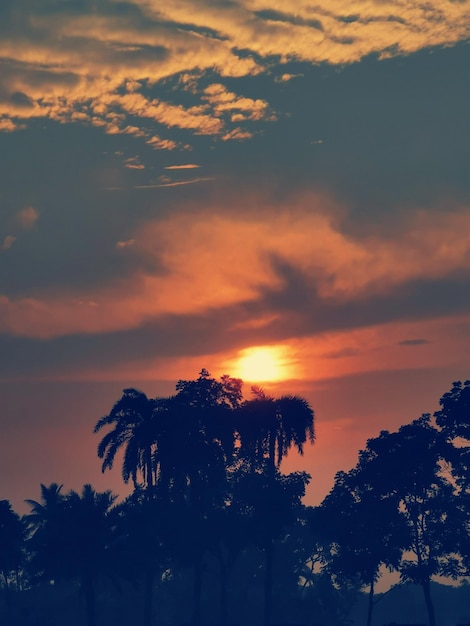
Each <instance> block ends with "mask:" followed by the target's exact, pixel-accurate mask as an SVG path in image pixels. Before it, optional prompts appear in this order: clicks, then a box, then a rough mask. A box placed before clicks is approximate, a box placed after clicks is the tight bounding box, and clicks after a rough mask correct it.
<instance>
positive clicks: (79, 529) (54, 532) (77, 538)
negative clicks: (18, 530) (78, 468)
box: [26, 483, 115, 626]
mask: <svg viewBox="0 0 470 626" xmlns="http://www.w3.org/2000/svg"><path fill="white" fill-rule="evenodd" d="M61 487H62V486H61V485H57V484H56V483H53V484H52V485H50V487H46V486H45V485H41V494H42V496H41V501H40V502H37V501H35V500H27V502H28V504H29V505H30V507H31V513H30V515H28V516H27V517H26V519H27V521H28V523H29V526H30V530H31V533H32V534H31V539H30V542H31V549H32V550H31V551H32V553H33V567H34V568H35V570H36V573H37V574H39V575H42V576H43V577H45V578H46V579H49V580H50V579H54V580H78V582H79V584H80V589H81V591H83V593H84V597H85V604H86V614H87V621H88V624H89V626H94V624H95V582H96V578H97V577H98V576H100V575H103V574H105V573H106V572H107V570H108V571H109V568H108V562H107V561H108V547H109V545H110V543H111V533H112V524H111V518H110V510H111V507H112V505H113V502H114V500H115V496H114V495H112V493H111V492H110V491H105V492H102V493H98V492H96V491H95V490H94V489H93V487H92V486H91V485H85V486H84V487H83V489H82V492H81V494H79V493H77V492H75V491H70V492H69V493H68V494H67V495H66V496H63V495H62V494H61V493H60V491H61Z"/></svg>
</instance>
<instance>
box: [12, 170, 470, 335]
mask: <svg viewBox="0 0 470 626" xmlns="http://www.w3.org/2000/svg"><path fill="white" fill-rule="evenodd" d="M184 182H194V181H184ZM164 184H165V183H164ZM166 184H169V185H172V184H179V183H166ZM251 201H253V198H251V199H250V198H246V199H242V198H239V199H238V202H239V206H245V207H247V209H246V212H244V211H241V210H240V209H237V212H233V213H227V210H226V207H224V211H222V210H219V209H218V207H217V206H214V207H213V208H212V209H211V210H202V211H198V212H195V211H194V210H192V211H191V212H186V213H178V214H172V215H170V216H166V217H165V218H163V219H161V220H155V221H151V222H148V223H146V224H145V226H143V227H142V228H140V229H139V230H138V231H136V232H134V233H129V239H128V240H123V241H122V242H121V246H120V247H122V248H125V247H126V245H130V244H129V242H131V241H133V244H132V250H133V254H137V255H139V256H141V257H142V258H143V259H149V261H150V263H149V264H148V266H149V267H152V266H154V265H155V263H156V262H157V263H158V265H159V266H163V267H164V269H165V272H164V273H158V274H152V273H144V272H143V271H139V273H137V274H136V273H134V274H133V275H131V276H129V278H127V279H122V278H120V279H119V281H118V282H116V283H111V284H109V285H107V286H105V287H102V288H101V289H99V290H94V291H93V292H90V293H87V294H76V295H75V296H74V297H71V296H62V295H60V294H57V295H55V296H50V295H44V296H40V295H36V297H35V298H34V299H20V300H9V299H7V298H5V297H4V298H3V299H2V303H1V308H2V315H1V317H0V319H1V321H0V332H10V333H13V334H18V335H28V336H42V337H51V336H57V335H63V334H69V333H74V332H90V333H95V332H106V331H111V330H117V329H125V328H135V327H137V326H139V325H140V324H141V323H142V322H143V321H144V320H146V319H148V318H150V317H152V316H160V315H166V314H175V315H180V314H189V313H193V314H202V313H204V312H207V311H209V310H216V309H219V308H221V307H227V306H233V305H237V304H240V303H245V302H249V301H251V302H256V301H257V300H258V299H259V298H260V297H262V294H263V293H266V290H270V291H271V292H276V291H279V292H281V291H282V289H283V288H284V286H285V279H284V277H283V276H282V275H281V274H280V273H279V269H278V267H277V263H276V262H274V260H276V259H277V260H280V261H281V262H282V263H288V264H289V266H291V267H293V268H295V270H296V271H298V272H300V273H301V275H302V276H304V277H305V281H306V283H305V285H306V286H305V288H306V289H307V288H311V290H312V292H313V291H315V292H316V293H318V297H319V298H320V299H322V300H324V301H325V302H329V303H330V304H334V305H337V304H339V303H347V302H355V301H357V300H358V299H361V298H366V297H370V296H371V295H373V294H377V295H384V294H387V293H389V292H393V290H394V289H396V288H397V287H398V286H400V285H403V284H406V283H407V282H409V281H414V280H429V279H434V280H438V279H441V278H445V277H447V276H449V275H450V274H452V273H454V272H456V271H468V270H469V269H470V254H469V247H470V244H469V241H468V235H467V234H468V232H469V230H470V214H469V213H468V210H467V211H465V210H460V211H457V210H456V211H454V212H448V213H446V214H438V213H435V214H424V213H422V212H420V211H419V210H418V211H415V212H414V213H413V214H411V216H410V217H408V218H407V219H406V220H404V221H403V223H402V224H401V225H400V226H399V227H397V228H396V232H395V233H390V232H389V231H387V230H386V229H384V231H383V232H381V233H375V234H374V235H365V236H362V237H358V236H352V235H349V234H346V233H345V232H343V231H342V229H341V214H342V213H344V209H342V208H341V207H335V205H334V203H333V202H332V200H331V199H329V198H328V197H326V196H320V195H313V194H312V195H306V196H304V197H301V198H299V199H298V200H297V201H294V200H292V201H291V202H290V203H289V205H285V206H278V207H276V211H275V213H273V211H272V206H270V205H269V203H267V202H266V201H265V203H264V207H263V200H261V199H260V198H258V199H257V200H256V204H257V212H256V213H250V212H249V207H250V202H251ZM268 216H269V219H268ZM124 244H126V245H124ZM117 245H118V246H119V245H120V244H119V243H118V244H117ZM83 300H85V301H88V300H92V301H93V302H94V303H95V304H94V306H93V307H90V306H87V305H84V304H78V305H77V302H78V301H83ZM236 323H237V320H234V321H233V324H234V325H236ZM418 335H419V334H418ZM418 335H417V336H418ZM403 338H405V339H406V337H403Z"/></svg>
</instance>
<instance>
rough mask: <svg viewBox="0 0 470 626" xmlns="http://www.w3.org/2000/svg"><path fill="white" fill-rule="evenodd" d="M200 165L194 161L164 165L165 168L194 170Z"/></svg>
mask: <svg viewBox="0 0 470 626" xmlns="http://www.w3.org/2000/svg"><path fill="white" fill-rule="evenodd" d="M199 167H201V166H200V165H196V164H195V163H186V164H184V165H165V168H164V169H166V170H194V169H197V168H199Z"/></svg>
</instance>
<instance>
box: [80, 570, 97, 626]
mask: <svg viewBox="0 0 470 626" xmlns="http://www.w3.org/2000/svg"><path fill="white" fill-rule="evenodd" d="M82 585H83V591H84V594H85V611H86V619H87V624H88V626H95V624H96V598H95V588H94V586H93V581H92V579H91V576H90V575H89V574H85V576H84V578H83V582H82Z"/></svg>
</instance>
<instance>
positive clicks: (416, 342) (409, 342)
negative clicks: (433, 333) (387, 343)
mask: <svg viewBox="0 0 470 626" xmlns="http://www.w3.org/2000/svg"><path fill="white" fill-rule="evenodd" d="M428 343H429V341H428V339H402V341H399V342H398V345H399V346H425V345H426V344H428Z"/></svg>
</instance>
